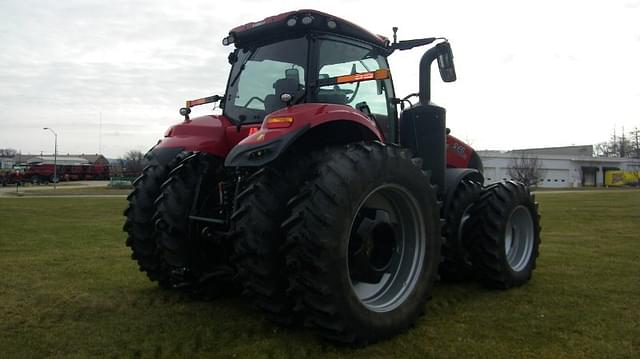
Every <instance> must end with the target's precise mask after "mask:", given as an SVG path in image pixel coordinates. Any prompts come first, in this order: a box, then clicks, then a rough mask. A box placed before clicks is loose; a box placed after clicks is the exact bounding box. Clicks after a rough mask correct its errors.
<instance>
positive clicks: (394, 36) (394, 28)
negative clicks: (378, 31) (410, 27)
mask: <svg viewBox="0 0 640 359" xmlns="http://www.w3.org/2000/svg"><path fill="white" fill-rule="evenodd" d="M391 30H393V43H394V44H397V43H398V35H397V32H398V27H397V26H394V27H392V28H391Z"/></svg>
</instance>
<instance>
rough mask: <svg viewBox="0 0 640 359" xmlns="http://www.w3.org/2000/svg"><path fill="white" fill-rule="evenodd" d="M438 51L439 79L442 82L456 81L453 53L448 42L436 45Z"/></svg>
mask: <svg viewBox="0 0 640 359" xmlns="http://www.w3.org/2000/svg"><path fill="white" fill-rule="evenodd" d="M436 48H437V49H438V68H439V69H440V77H441V78H442V81H444V82H453V81H455V80H456V78H457V77H456V68H455V67H454V65H453V52H452V51H451V45H450V44H449V43H448V42H443V43H440V44H438V45H436Z"/></svg>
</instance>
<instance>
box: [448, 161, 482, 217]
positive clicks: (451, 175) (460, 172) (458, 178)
mask: <svg viewBox="0 0 640 359" xmlns="http://www.w3.org/2000/svg"><path fill="white" fill-rule="evenodd" d="M463 180H471V181H474V182H478V183H480V185H482V184H484V176H483V175H482V173H480V171H478V170H477V169H475V168H447V169H446V171H445V183H446V194H445V199H444V206H443V208H444V211H445V213H446V212H448V211H449V207H450V206H451V200H452V199H453V195H454V193H455V191H456V189H457V188H458V184H460V182H462V181H463Z"/></svg>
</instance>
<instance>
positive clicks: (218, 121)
mask: <svg viewBox="0 0 640 359" xmlns="http://www.w3.org/2000/svg"><path fill="white" fill-rule="evenodd" d="M258 127H260V124H256V125H246V126H242V127H238V126H236V125H235V124H233V123H232V122H231V121H230V120H229V119H228V118H226V117H225V116H216V115H209V116H202V117H196V118H193V119H191V120H188V121H184V122H181V123H179V124H176V125H173V126H171V127H170V128H169V129H168V130H167V131H166V132H165V135H164V138H163V139H162V140H161V141H160V142H159V143H158V145H157V146H156V148H180V149H181V150H182V151H202V152H207V153H210V154H212V155H215V156H218V157H220V158H224V157H226V156H227V154H228V153H229V151H230V150H231V148H233V147H234V146H235V145H236V144H237V143H238V142H240V141H241V140H242V139H244V138H245V137H247V136H248V135H249V133H251V132H255V131H257V129H258Z"/></svg>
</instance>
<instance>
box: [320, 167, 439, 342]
mask: <svg viewBox="0 0 640 359" xmlns="http://www.w3.org/2000/svg"><path fill="white" fill-rule="evenodd" d="M390 159H391V161H384V162H380V161H375V160H373V161H369V162H368V163H366V165H361V166H360V167H359V169H360V179H361V180H356V181H351V182H350V183H349V184H348V188H344V189H343V190H344V191H345V192H346V193H343V194H342V195H345V194H346V195H347V196H348V197H347V198H349V201H350V205H348V206H338V207H337V212H336V213H334V214H333V215H332V216H331V217H333V218H335V219H337V221H336V223H335V224H334V225H333V228H335V229H336V231H335V232H333V233H322V234H320V236H321V237H324V238H326V239H327V240H335V241H336V242H337V248H336V249H337V250H336V251H335V253H338V254H339V255H338V256H336V257H335V258H333V261H332V262H331V268H340V270H333V271H330V273H331V274H332V275H331V276H330V278H328V279H329V281H332V282H333V283H332V285H331V287H332V288H336V292H337V293H334V295H340V293H344V294H343V295H344V298H343V299H344V303H345V304H346V306H344V307H342V308H340V311H341V312H342V315H343V316H344V317H345V318H348V320H347V322H348V323H350V324H351V325H352V326H353V329H354V331H355V332H360V333H368V334H366V335H363V337H368V338H372V337H385V336H389V335H392V334H394V333H397V332H398V331H399V330H402V329H404V328H405V327H406V325H407V323H412V322H413V320H414V319H415V317H416V316H418V315H419V314H420V313H421V312H422V311H423V310H424V308H423V305H424V302H425V297H426V296H427V295H428V292H429V291H430V288H431V286H432V284H433V279H432V278H435V276H436V273H437V269H438V265H439V262H440V260H439V258H440V253H439V252H440V234H439V233H440V227H439V214H438V213H439V211H438V206H437V203H436V200H435V196H434V195H433V194H430V193H428V192H427V189H428V188H427V187H430V183H429V182H428V180H427V177H426V176H425V175H424V174H423V173H422V172H421V170H420V169H418V168H417V167H415V165H414V164H413V163H412V162H411V161H410V160H409V159H402V158H396V157H390ZM385 162H386V163H385ZM380 173H383V174H384V175H383V176H381V177H378V178H376V177H374V176H375V175H378V174H380ZM387 184H394V185H397V186H399V187H401V188H402V189H404V190H405V191H406V192H407V194H408V195H410V196H412V197H413V199H414V201H415V205H416V210H417V211H418V212H419V214H421V215H422V217H423V221H422V228H421V230H420V232H421V233H422V241H423V246H424V249H425V252H424V258H423V264H422V266H421V269H420V273H419V274H418V275H417V278H416V279H415V287H414V289H413V291H412V292H411V293H410V294H408V296H407V297H406V298H405V301H404V302H403V303H402V304H400V305H399V306H398V307H396V308H394V309H392V310H391V311H387V312H375V311H372V310H370V309H368V308H367V307H365V305H364V304H363V303H362V302H361V301H360V299H359V298H358V297H357V295H356V293H355V292H354V289H353V287H352V284H351V279H350V276H349V269H348V248H349V239H350V234H351V233H350V232H351V227H352V223H353V220H354V217H355V215H356V214H357V211H358V210H359V208H360V207H361V205H362V204H363V203H364V201H365V200H366V198H367V197H368V196H369V195H370V194H371V193H372V191H374V190H375V189H377V188H379V187H381V186H384V185H387ZM338 197H340V196H338ZM332 234H334V235H335V236H334V238H331V236H332ZM365 323H366V325H365Z"/></svg>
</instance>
